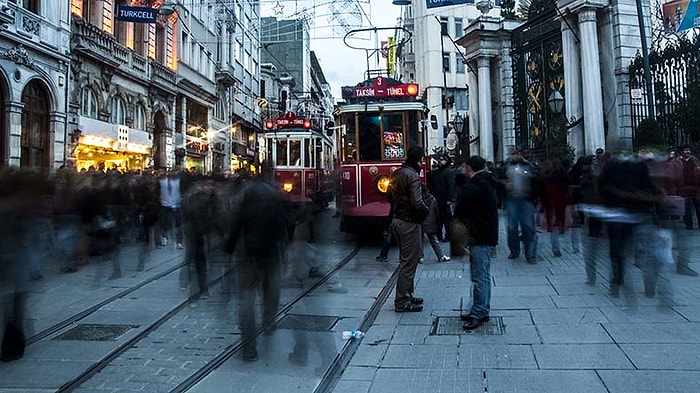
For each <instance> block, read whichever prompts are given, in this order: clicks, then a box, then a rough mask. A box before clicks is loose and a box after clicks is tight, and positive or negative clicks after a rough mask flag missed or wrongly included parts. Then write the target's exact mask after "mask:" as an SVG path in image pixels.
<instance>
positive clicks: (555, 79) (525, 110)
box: [512, 0, 571, 160]
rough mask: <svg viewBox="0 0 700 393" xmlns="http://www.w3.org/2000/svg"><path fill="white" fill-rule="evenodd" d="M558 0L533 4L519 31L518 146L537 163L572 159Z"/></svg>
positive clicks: (515, 57)
mask: <svg viewBox="0 0 700 393" xmlns="http://www.w3.org/2000/svg"><path fill="white" fill-rule="evenodd" d="M555 16H556V8H555V3H554V0H532V2H531V4H530V7H529V11H528V19H527V22H526V23H524V24H523V25H522V26H520V27H518V28H517V29H516V30H514V31H513V40H512V42H513V48H512V54H513V79H514V98H515V99H514V101H515V144H516V146H517V147H518V148H519V149H521V150H529V152H530V156H531V159H533V160H545V159H547V158H549V157H557V158H559V157H562V155H570V153H571V152H570V150H569V147H568V143H567V128H566V110H565V108H564V96H565V94H566V92H565V86H564V61H563V57H562V40H561V28H560V24H559V23H558V22H555Z"/></svg>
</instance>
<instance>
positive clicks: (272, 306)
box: [225, 163, 288, 361]
mask: <svg viewBox="0 0 700 393" xmlns="http://www.w3.org/2000/svg"><path fill="white" fill-rule="evenodd" d="M285 210H286V200H285V198H284V196H283V195H282V193H281V191H280V190H279V189H278V188H277V187H276V186H275V185H274V183H273V179H272V168H271V167H270V166H269V165H268V164H267V163H264V164H263V168H262V170H261V173H260V175H259V176H258V177H257V178H256V179H255V180H254V181H253V182H252V184H250V185H249V186H248V187H247V188H246V190H245V192H244V195H243V200H242V207H241V208H239V209H236V211H237V213H238V214H237V215H236V216H235V217H234V218H233V219H232V220H231V223H232V227H231V230H230V232H229V234H230V235H229V238H228V240H227V241H226V244H225V251H226V252H227V253H229V254H232V253H233V251H234V250H235V248H236V243H237V242H238V241H239V238H241V241H242V246H243V248H244V254H245V257H244V259H243V260H242V261H241V264H240V266H239V268H238V273H239V274H238V285H239V289H240V300H239V301H240V305H239V308H238V317H239V325H240V329H241V335H242V340H243V359H244V360H247V361H255V360H257V359H258V352H257V348H256V340H255V331H256V328H255V321H256V318H255V303H256V302H255V299H256V294H257V291H258V288H259V287H262V298H263V315H262V323H263V326H266V327H268V328H271V326H272V323H273V322H274V318H275V315H276V314H277V309H278V307H279V302H280V285H281V264H282V261H283V259H284V256H283V254H284V253H285V247H286V243H287V240H288V234H287V227H288V223H287V222H286V221H287V219H286V215H285V213H286V211H285Z"/></svg>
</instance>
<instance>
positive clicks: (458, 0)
mask: <svg viewBox="0 0 700 393" xmlns="http://www.w3.org/2000/svg"><path fill="white" fill-rule="evenodd" d="M498 3H499V2H496V4H498ZM459 4H474V0H425V5H426V8H437V7H447V6H450V5H459Z"/></svg>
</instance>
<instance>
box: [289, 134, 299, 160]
mask: <svg viewBox="0 0 700 393" xmlns="http://www.w3.org/2000/svg"><path fill="white" fill-rule="evenodd" d="M289 165H290V166H300V165H301V141H299V140H293V141H289Z"/></svg>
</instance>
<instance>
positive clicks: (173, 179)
mask: <svg viewBox="0 0 700 393" xmlns="http://www.w3.org/2000/svg"><path fill="white" fill-rule="evenodd" d="M158 184H159V188H158V192H159V196H160V205H161V211H160V219H161V231H162V233H161V240H160V246H162V247H164V246H165V245H167V244H168V240H169V235H170V232H172V231H174V232H175V240H176V242H177V243H176V246H177V248H178V249H183V248H185V246H184V244H183V242H182V241H183V231H182V210H181V209H182V193H183V192H184V189H185V187H184V184H183V182H182V176H181V174H180V173H179V171H177V170H176V169H174V168H173V169H171V170H169V171H165V170H161V172H160V177H159V179H158ZM170 240H171V239H170Z"/></svg>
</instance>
